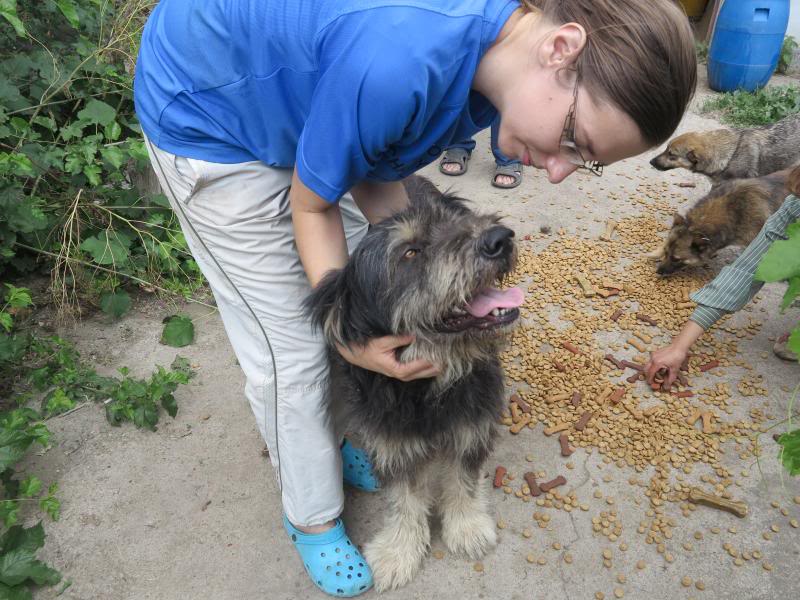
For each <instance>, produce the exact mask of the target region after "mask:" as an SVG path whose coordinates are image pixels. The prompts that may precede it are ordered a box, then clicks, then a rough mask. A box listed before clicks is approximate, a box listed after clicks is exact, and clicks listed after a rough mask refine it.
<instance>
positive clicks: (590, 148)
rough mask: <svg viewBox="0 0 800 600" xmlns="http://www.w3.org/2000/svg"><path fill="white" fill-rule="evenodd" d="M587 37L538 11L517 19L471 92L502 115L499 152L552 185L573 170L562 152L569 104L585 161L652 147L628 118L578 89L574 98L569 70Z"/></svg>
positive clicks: (510, 22) (488, 58)
mask: <svg viewBox="0 0 800 600" xmlns="http://www.w3.org/2000/svg"><path fill="white" fill-rule="evenodd" d="M586 39H587V38H586V31H585V30H584V29H583V27H582V26H580V25H578V24H576V23H566V24H564V25H560V26H555V25H552V24H549V23H548V22H546V21H544V20H543V19H541V18H540V17H538V16H537V15H536V14H535V13H524V12H518V13H514V14H512V16H511V18H509V20H508V22H507V23H506V24H505V26H504V27H503V30H502V31H501V33H500V35H499V36H498V39H497V41H496V43H495V45H494V46H493V47H492V48H490V50H489V52H487V54H486V55H485V57H484V59H483V60H482V61H481V64H480V65H479V69H478V73H477V75H476V81H475V87H476V89H478V90H479V91H481V92H482V93H484V95H486V96H487V97H489V98H490V100H491V101H492V102H494V103H495V106H497V107H498V109H499V110H500V114H501V119H500V132H499V136H498V145H499V146H500V150H501V151H502V152H503V154H505V155H506V156H508V157H509V158H515V159H518V160H520V161H522V162H523V163H524V164H526V165H533V166H534V167H537V168H540V169H546V170H547V176H548V178H549V179H550V181H551V182H553V183H559V182H560V181H563V180H564V178H565V177H567V176H568V175H569V174H570V173H573V172H574V171H575V170H576V169H577V168H578V167H577V165H575V164H572V162H570V160H569V159H568V157H567V155H566V154H565V152H564V151H563V150H562V148H561V138H562V133H563V132H564V128H565V122H566V120H567V114H568V113H569V110H570V107H572V105H573V102H574V103H575V118H574V140H573V141H574V142H575V144H576V145H577V148H578V150H579V151H580V154H581V156H582V157H583V158H584V159H585V160H587V161H597V162H600V163H603V164H605V165H609V164H611V163H613V162H616V161H618V160H621V159H623V158H627V157H629V156H634V155H636V154H640V153H642V152H644V151H645V150H647V149H648V148H649V146H648V144H647V143H646V142H645V141H644V140H643V139H642V136H641V133H640V131H639V128H638V126H637V125H636V123H634V121H633V120H632V119H631V118H630V117H629V116H628V115H627V114H625V113H624V112H622V111H621V110H619V109H618V108H616V107H614V106H612V105H610V104H609V103H606V102H600V101H598V102H595V101H594V99H593V98H592V94H591V93H590V90H589V89H587V88H585V87H583V86H579V88H578V90H577V96H576V93H575V71H574V65H575V63H576V61H577V59H578V57H579V56H580V53H581V51H582V50H583V48H584V46H585V44H586Z"/></svg>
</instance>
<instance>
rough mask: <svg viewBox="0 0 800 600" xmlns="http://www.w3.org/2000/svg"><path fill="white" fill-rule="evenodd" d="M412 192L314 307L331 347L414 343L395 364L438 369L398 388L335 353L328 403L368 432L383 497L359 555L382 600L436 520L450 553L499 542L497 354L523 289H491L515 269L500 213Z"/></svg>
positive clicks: (430, 190) (424, 546) (405, 573)
mask: <svg viewBox="0 0 800 600" xmlns="http://www.w3.org/2000/svg"><path fill="white" fill-rule="evenodd" d="M406 189H407V191H408V193H409V197H410V200H411V204H410V206H409V208H408V209H407V210H405V211H403V212H401V213H398V214H396V215H395V216H394V217H392V218H390V219H387V220H385V221H383V222H381V223H380V224H378V225H376V226H374V227H373V228H371V230H370V231H369V232H368V233H367V235H366V236H365V237H364V239H363V241H362V242H361V244H360V245H359V247H358V249H357V250H356V251H355V252H354V253H353V255H352V256H351V257H350V260H349V262H348V264H347V265H346V267H345V268H344V269H342V270H340V271H336V272H331V273H329V274H328V275H327V276H326V278H325V279H324V280H323V282H322V283H321V284H320V285H319V286H318V287H317V288H316V289H315V290H314V292H313V294H312V296H311V297H310V298H309V300H308V301H307V304H306V306H307V308H308V309H309V310H310V311H311V314H312V315H313V318H314V320H315V322H316V323H317V325H318V326H320V327H321V328H322V330H323V332H324V335H325V338H326V340H327V341H328V343H329V344H330V346H331V347H332V348H335V346H336V345H342V346H348V345H352V344H360V343H363V342H365V341H366V340H368V339H370V338H373V337H379V336H384V335H390V334H406V333H412V334H414V335H415V336H416V340H415V341H414V342H413V343H412V344H411V345H409V346H407V347H406V348H405V349H403V350H402V352H401V353H399V360H401V361H410V360H413V359H416V358H426V359H429V360H430V361H432V362H434V363H436V364H438V365H441V367H442V372H441V375H440V376H438V377H436V378H431V379H422V380H415V381H410V382H402V381H399V380H397V379H393V378H389V377H386V376H384V375H381V374H379V373H375V372H373V371H367V370H365V369H361V368H359V367H356V366H354V365H351V364H350V363H348V362H346V361H345V360H343V359H342V358H341V357H340V355H339V353H338V352H337V351H336V350H332V352H331V386H330V395H331V398H332V399H333V400H334V401H336V402H337V403H339V402H341V403H342V404H343V407H342V408H343V409H344V411H345V414H346V416H347V418H348V425H349V427H350V428H351V429H352V430H355V431H358V432H360V433H361V434H362V439H363V441H364V445H365V448H366V450H367V451H368V452H369V454H370V456H371V459H372V464H373V466H374V468H375V471H376V475H377V477H378V479H379V481H380V483H381V487H382V488H383V490H384V492H385V494H386V497H387V498H388V500H389V506H390V509H389V514H388V515H387V516H386V521H385V525H384V528H383V530H382V531H381V532H380V533H378V535H377V536H376V537H375V538H374V539H372V540H371V541H370V542H369V543H368V544H367V545H366V546H365V549H364V554H365V556H366V558H367V560H368V562H369V564H370V566H371V567H372V570H373V575H374V579H375V588H376V589H377V590H378V591H383V590H387V589H391V588H396V587H399V586H401V585H404V584H406V583H408V582H409V581H410V580H411V578H412V577H413V576H414V574H415V573H416V571H417V570H418V569H419V567H420V565H421V563H422V559H423V558H424V556H425V555H426V554H427V552H428V549H429V546H430V526H429V522H428V517H429V515H430V514H431V512H432V511H435V512H436V513H438V516H440V517H441V523H442V538H443V540H444V543H445V544H446V545H447V547H448V548H449V549H450V550H451V551H452V552H454V553H458V554H465V555H467V556H469V557H471V558H473V559H475V558H479V557H481V556H483V555H484V554H485V553H486V552H487V551H488V550H489V549H490V548H492V547H493V546H494V545H495V542H496V535H495V525H494V520H493V519H492V518H491V517H490V515H489V512H488V507H487V500H486V487H487V485H488V482H487V481H486V480H485V479H484V478H483V477H482V467H483V464H484V462H485V461H486V458H487V456H488V455H489V453H490V452H491V450H492V445H493V440H494V437H495V433H496V423H497V421H498V420H499V417H500V413H501V410H502V408H503V404H504V401H503V380H502V371H501V367H500V362H499V358H498V353H499V350H500V348H501V346H502V343H503V342H504V340H505V338H506V337H507V336H506V334H507V333H508V331H509V330H510V327H511V325H512V324H513V323H514V321H516V319H517V318H518V316H519V308H518V307H519V306H520V305H521V304H522V301H523V294H522V291H521V290H519V289H518V288H511V289H510V290H502V291H501V290H499V289H497V288H495V287H493V286H494V285H496V284H497V283H498V282H499V281H501V280H502V279H503V277H504V276H505V275H506V274H507V273H509V271H510V270H511V269H512V268H513V266H514V262H515V259H516V247H515V245H514V240H513V236H514V232H513V231H511V230H510V229H508V228H507V227H504V226H503V225H501V224H500V221H499V217H498V216H497V215H478V214H476V213H475V212H473V211H472V210H470V209H469V208H468V207H467V204H466V202H465V201H464V200H462V199H460V198H456V197H453V196H448V195H443V194H441V193H440V192H439V191H438V190H437V189H436V188H435V187H434V186H433V184H431V183H430V182H427V181H426V180H423V179H421V178H418V177H414V178H412V179H411V180H410V181H408V182H407V183H406Z"/></svg>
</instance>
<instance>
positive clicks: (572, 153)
mask: <svg viewBox="0 0 800 600" xmlns="http://www.w3.org/2000/svg"><path fill="white" fill-rule="evenodd" d="M577 104H578V83H577V81H576V82H575V93H574V95H573V97H572V106H570V107H569V111H567V119H566V120H565V121H564V131H562V132H561V142H560V145H561V152H562V154H563V155H564V157H565V158H566V159H567V160H568V161H569V162H570V164H573V165H577V166H578V168H579V169H585V170H587V171H589V172H590V173H593V174H594V175H597V176H598V177H600V176H601V175H602V174H603V167H604V166H605V165H604V164H603V163H601V162H599V161H596V160H586V159H585V158H583V155H582V154H581V151H580V150H579V149H578V144H577V143H576V142H575V107H576V106H577Z"/></svg>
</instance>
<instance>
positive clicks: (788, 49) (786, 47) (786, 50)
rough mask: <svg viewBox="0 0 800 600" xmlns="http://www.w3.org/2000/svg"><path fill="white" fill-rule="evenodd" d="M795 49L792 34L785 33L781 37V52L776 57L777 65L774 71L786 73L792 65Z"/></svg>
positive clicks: (795, 44)
mask: <svg viewBox="0 0 800 600" xmlns="http://www.w3.org/2000/svg"><path fill="white" fill-rule="evenodd" d="M796 49H797V41H796V40H795V39H794V37H793V36H791V35H787V36H786V37H785V38H783V44H782V45H781V53H780V56H779V57H778V66H777V67H776V68H775V72H776V73H786V72H787V71H788V70H789V67H790V66H791V65H792V59H793V58H794V51H795V50H796Z"/></svg>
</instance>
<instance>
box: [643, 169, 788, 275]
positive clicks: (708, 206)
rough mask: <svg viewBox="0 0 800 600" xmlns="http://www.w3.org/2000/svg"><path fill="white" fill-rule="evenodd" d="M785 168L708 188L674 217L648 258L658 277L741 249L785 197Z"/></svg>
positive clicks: (786, 173)
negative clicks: (733, 248) (724, 251)
mask: <svg viewBox="0 0 800 600" xmlns="http://www.w3.org/2000/svg"><path fill="white" fill-rule="evenodd" d="M789 173H790V171H789V169H786V170H784V171H778V172H777V173H773V174H771V175H767V176H766V177H758V178H754V179H732V180H731V181H723V182H722V183H719V184H717V185H715V186H714V187H712V188H711V190H710V191H709V192H708V194H706V195H705V196H703V197H702V198H701V199H700V200H698V201H697V203H696V204H695V205H694V206H693V207H692V208H690V209H689V211H688V212H687V213H686V216H685V217H684V216H682V215H680V214H679V213H675V218H674V221H673V223H672V228H671V229H670V231H669V234H668V235H667V239H666V241H665V242H664V245H663V247H662V248H660V249H659V250H657V251H656V252H654V253H652V254H650V255H648V256H649V257H650V258H652V259H654V260H658V261H659V264H658V267H657V272H658V274H659V275H671V274H672V273H674V272H675V271H678V270H679V269H682V268H684V267H696V266H702V265H706V264H707V263H708V262H709V261H710V260H711V259H712V258H713V257H714V256H715V255H716V254H717V252H719V251H720V250H722V249H723V248H725V247H726V246H745V245H747V244H749V243H750V242H752V241H753V238H755V237H756V236H757V235H758V232H759V231H761V228H762V227H763V226H764V223H765V222H766V221H767V219H768V218H769V216H770V215H771V214H772V213H774V212H775V211H776V210H778V208H780V206H781V204H783V200H784V199H785V198H786V196H787V195H788V194H789V193H790V189H789V187H788V183H787V178H788V176H789Z"/></svg>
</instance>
